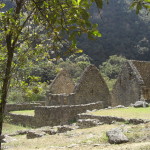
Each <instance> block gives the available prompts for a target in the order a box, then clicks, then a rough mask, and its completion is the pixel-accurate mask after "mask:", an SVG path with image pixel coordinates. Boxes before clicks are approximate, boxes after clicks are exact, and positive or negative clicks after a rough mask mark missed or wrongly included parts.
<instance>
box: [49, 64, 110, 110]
mask: <svg viewBox="0 0 150 150" xmlns="http://www.w3.org/2000/svg"><path fill="white" fill-rule="evenodd" d="M66 81H67V82H66ZM110 99H111V96H110V94H109V90H108V87H107V85H106V83H105V81H104V79H103V77H102V76H101V74H100V73H99V70H98V69H97V68H96V67H95V66H94V65H90V66H88V67H87V68H86V69H85V71H84V72H83V74H82V75H81V78H80V80H79V82H78V83H77V84H76V86H75V87H74V84H73V82H72V80H71V78H70V76H69V75H68V73H67V72H66V71H65V72H61V73H60V74H59V75H58V76H57V77H56V78H55V79H54V82H52V84H51V85H50V90H49V91H48V93H47V102H46V104H47V105H48V106H53V105H80V104H88V103H94V102H99V101H102V102H103V105H104V107H107V106H110V105H111V104H110Z"/></svg>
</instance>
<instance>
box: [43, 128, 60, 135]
mask: <svg viewBox="0 0 150 150" xmlns="http://www.w3.org/2000/svg"><path fill="white" fill-rule="evenodd" d="M43 132H45V133H46V134H49V135H54V134H56V133H57V131H56V130H54V129H50V130H43Z"/></svg>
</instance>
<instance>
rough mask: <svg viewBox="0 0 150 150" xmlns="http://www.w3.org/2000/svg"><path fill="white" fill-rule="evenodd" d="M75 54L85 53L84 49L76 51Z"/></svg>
mask: <svg viewBox="0 0 150 150" xmlns="http://www.w3.org/2000/svg"><path fill="white" fill-rule="evenodd" d="M75 53H83V50H82V49H77V50H76V51H75Z"/></svg>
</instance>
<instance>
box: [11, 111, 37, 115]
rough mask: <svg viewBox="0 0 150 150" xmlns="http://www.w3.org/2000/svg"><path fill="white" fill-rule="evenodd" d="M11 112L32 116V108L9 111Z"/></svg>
mask: <svg viewBox="0 0 150 150" xmlns="http://www.w3.org/2000/svg"><path fill="white" fill-rule="evenodd" d="M10 113H12V114H18V115H28V116H34V110H20V111H11V112H10Z"/></svg>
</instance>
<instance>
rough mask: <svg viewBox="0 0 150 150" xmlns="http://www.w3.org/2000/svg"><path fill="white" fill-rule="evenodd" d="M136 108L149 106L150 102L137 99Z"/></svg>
mask: <svg viewBox="0 0 150 150" xmlns="http://www.w3.org/2000/svg"><path fill="white" fill-rule="evenodd" d="M133 106H134V107H135V108H138V107H148V106H149V105H148V103H147V102H145V101H136V102H135V104H134V105H133Z"/></svg>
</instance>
